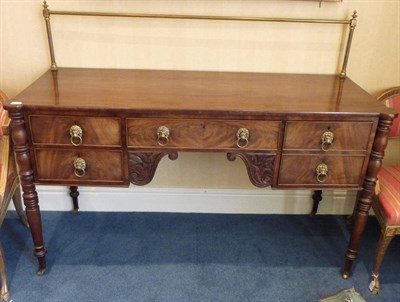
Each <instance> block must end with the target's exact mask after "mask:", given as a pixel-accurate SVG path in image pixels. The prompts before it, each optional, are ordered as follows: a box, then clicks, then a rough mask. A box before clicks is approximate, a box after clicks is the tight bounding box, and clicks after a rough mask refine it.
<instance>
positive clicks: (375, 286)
mask: <svg viewBox="0 0 400 302" xmlns="http://www.w3.org/2000/svg"><path fill="white" fill-rule="evenodd" d="M393 237H394V234H388V232H387V230H382V232H381V236H380V237H379V241H378V246H377V247H376V250H375V257H374V264H373V266H372V281H371V283H370V284H369V289H370V291H371V292H372V293H373V294H378V293H379V268H380V267H381V264H382V261H383V257H384V256H385V253H386V250H387V248H388V246H389V244H390V242H391V241H392V239H393Z"/></svg>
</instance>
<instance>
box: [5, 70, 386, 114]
mask: <svg viewBox="0 0 400 302" xmlns="http://www.w3.org/2000/svg"><path fill="white" fill-rule="evenodd" d="M12 101H14V102H16V101H18V102H22V103H23V105H24V106H26V107H28V108H30V109H38V108H42V109H44V108H51V109H53V110H54V109H55V110H62V109H66V110H68V109H74V110H78V109H81V110H85V109H99V108H100V109H103V110H119V109H123V110H127V109H129V110H137V111H143V112H146V111H148V112H155V111H160V112H161V111H168V112H178V111H179V112H184V111H187V112H196V111H198V112H201V113H212V114H215V113H218V112H222V111H224V112H233V113H235V114H256V115H259V114H266V113H283V114H286V113H322V114H326V113H338V114H348V113H353V114H364V115H365V114H367V115H369V114H372V115H377V114H379V113H385V114H393V111H391V110H389V109H386V108H385V107H384V106H383V105H381V104H380V103H379V102H377V101H376V100H375V99H374V98H373V97H372V96H371V95H369V94H368V93H367V92H366V91H364V90H363V89H362V88H360V87H359V86H358V85H357V84H355V83H354V82H353V81H352V80H350V79H349V78H346V79H340V78H339V77H338V76H337V75H309V74H272V73H250V72H208V71H170V70H125V69H87V68H59V69H58V70H57V71H51V70H49V71H47V72H46V73H44V74H43V75H42V76H41V77H40V78H39V79H38V80H36V81H35V82H34V83H33V84H32V85H30V86H29V87H28V88H27V89H25V90H24V91H23V92H21V93H20V94H19V95H18V96H16V97H15V98H14V99H13V100H12Z"/></svg>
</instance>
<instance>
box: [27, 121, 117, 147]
mask: <svg viewBox="0 0 400 302" xmlns="http://www.w3.org/2000/svg"><path fill="white" fill-rule="evenodd" d="M29 121H30V124H31V130H32V140H33V143H34V144H51V145H69V146H71V145H73V144H72V143H74V144H76V145H80V146H115V147H119V146H121V119H120V118H111V117H82V116H48V115H31V116H30V117H29ZM73 126H75V127H76V126H77V127H79V128H80V131H81V133H80V138H72V137H71V135H72V134H71V127H73ZM71 140H72V141H71Z"/></svg>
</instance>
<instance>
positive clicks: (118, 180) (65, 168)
mask: <svg viewBox="0 0 400 302" xmlns="http://www.w3.org/2000/svg"><path fill="white" fill-rule="evenodd" d="M35 155H36V157H35V160H36V169H37V173H36V175H37V181H38V182H44V183H45V182H47V183H59V184H61V183H66V184H75V183H81V182H86V183H91V182H93V183H95V184H96V183H97V184H101V183H107V184H109V183H115V184H116V185H118V184H122V183H124V173H123V171H124V164H123V153H122V152H121V151H103V150H79V149H77V150H62V149H41V148H37V149H36V150H35ZM77 157H80V158H83V159H85V161H86V165H87V167H86V169H85V171H86V172H85V175H84V176H82V177H77V176H76V175H75V173H74V167H73V162H74V159H75V158H77Z"/></svg>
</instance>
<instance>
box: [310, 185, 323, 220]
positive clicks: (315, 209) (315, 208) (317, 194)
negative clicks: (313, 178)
mask: <svg viewBox="0 0 400 302" xmlns="http://www.w3.org/2000/svg"><path fill="white" fill-rule="evenodd" d="M312 199H313V207H312V210H311V213H310V216H314V215H315V214H317V212H318V206H319V202H320V201H321V200H322V191H321V190H315V191H314V194H313V196H312Z"/></svg>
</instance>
